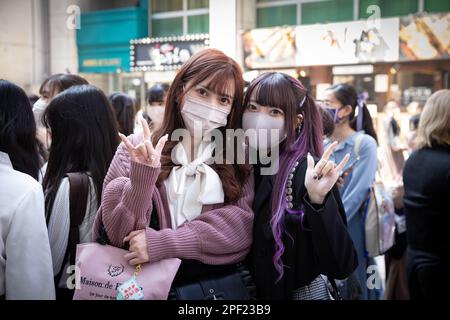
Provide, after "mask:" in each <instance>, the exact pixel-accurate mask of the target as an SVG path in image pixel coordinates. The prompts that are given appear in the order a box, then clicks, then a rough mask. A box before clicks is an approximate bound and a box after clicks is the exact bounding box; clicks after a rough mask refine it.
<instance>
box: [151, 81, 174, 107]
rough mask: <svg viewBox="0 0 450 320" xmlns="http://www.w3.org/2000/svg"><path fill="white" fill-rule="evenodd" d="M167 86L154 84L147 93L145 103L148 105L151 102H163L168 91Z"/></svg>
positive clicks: (165, 84)
mask: <svg viewBox="0 0 450 320" xmlns="http://www.w3.org/2000/svg"><path fill="white" fill-rule="evenodd" d="M169 87H170V86H169V85H168V84H167V83H160V84H155V85H154V86H152V87H150V88H149V89H148V91H147V102H148V103H149V104H151V103H153V102H164V99H165V97H166V95H167V92H168V91H169Z"/></svg>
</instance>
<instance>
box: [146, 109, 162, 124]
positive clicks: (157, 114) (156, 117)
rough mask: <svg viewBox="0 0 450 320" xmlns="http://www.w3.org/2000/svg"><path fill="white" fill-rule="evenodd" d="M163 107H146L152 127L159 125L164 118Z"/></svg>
mask: <svg viewBox="0 0 450 320" xmlns="http://www.w3.org/2000/svg"><path fill="white" fill-rule="evenodd" d="M164 111H165V108H164V107H162V106H158V107H156V106H155V107H152V106H151V107H148V108H147V114H148V116H149V117H150V119H152V123H153V125H154V128H156V127H159V126H160V125H161V123H162V121H163V119H164Z"/></svg>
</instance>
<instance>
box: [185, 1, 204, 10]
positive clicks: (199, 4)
mask: <svg viewBox="0 0 450 320" xmlns="http://www.w3.org/2000/svg"><path fill="white" fill-rule="evenodd" d="M208 7H209V0H189V1H188V9H189V10H191V9H208Z"/></svg>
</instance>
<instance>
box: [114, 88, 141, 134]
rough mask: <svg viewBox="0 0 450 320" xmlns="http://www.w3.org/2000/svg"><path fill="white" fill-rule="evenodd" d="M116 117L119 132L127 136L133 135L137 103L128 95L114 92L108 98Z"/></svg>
mask: <svg viewBox="0 0 450 320" xmlns="http://www.w3.org/2000/svg"><path fill="white" fill-rule="evenodd" d="M108 99H109V101H110V102H111V105H112V107H113V109H114V113H115V115H116V119H117V123H118V126H119V131H120V132H121V133H123V134H124V135H126V136H129V135H130V134H132V133H133V129H134V117H135V115H136V108H135V102H134V101H133V98H131V97H130V96H129V95H128V94H126V93H122V92H114V93H112V94H110V95H109V97H108Z"/></svg>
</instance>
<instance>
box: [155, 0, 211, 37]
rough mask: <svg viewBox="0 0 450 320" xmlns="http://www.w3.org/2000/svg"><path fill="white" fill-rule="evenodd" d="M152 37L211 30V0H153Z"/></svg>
mask: <svg viewBox="0 0 450 320" xmlns="http://www.w3.org/2000/svg"><path fill="white" fill-rule="evenodd" d="M150 19H151V35H152V37H162V36H179V35H185V34H193V33H208V32H209V0H165V1H162V0H151V17H150Z"/></svg>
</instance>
